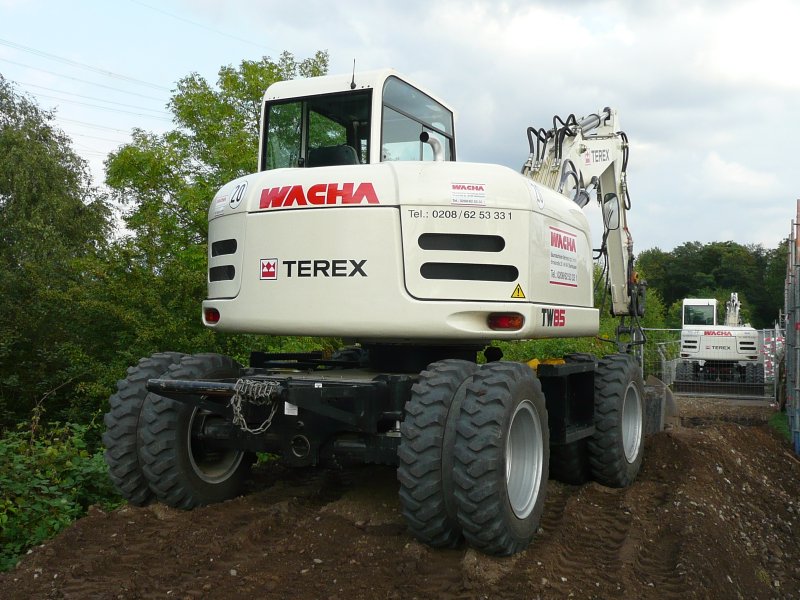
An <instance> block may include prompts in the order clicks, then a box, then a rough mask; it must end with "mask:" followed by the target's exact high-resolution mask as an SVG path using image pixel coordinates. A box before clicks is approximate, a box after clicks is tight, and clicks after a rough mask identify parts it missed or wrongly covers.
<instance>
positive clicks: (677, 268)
mask: <svg viewBox="0 0 800 600" xmlns="http://www.w3.org/2000/svg"><path fill="white" fill-rule="evenodd" d="M787 243H788V240H784V242H783V243H781V244H779V245H778V246H777V247H776V248H772V249H766V248H764V247H763V246H762V245H760V244H747V245H742V244H738V243H736V242H732V241H726V242H710V243H708V244H701V243H700V242H686V243H684V244H681V245H680V246H678V247H676V248H675V249H674V250H671V251H669V252H664V251H662V250H660V249H658V248H654V249H651V250H645V251H644V252H642V253H641V254H640V255H639V257H638V261H637V266H638V268H639V269H640V270H641V271H642V274H643V275H644V277H645V278H646V279H647V283H648V285H649V286H650V288H651V289H653V290H655V292H656V293H657V294H658V295H659V297H660V298H661V300H662V301H663V304H664V306H665V307H666V314H665V315H664V322H665V325H666V326H667V327H670V328H680V326H681V301H682V300H683V298H716V299H717V300H718V301H719V303H720V304H719V305H720V306H722V307H724V306H725V302H726V301H727V300H728V299H729V298H730V295H731V293H732V292H737V293H738V295H739V301H740V302H741V303H742V311H741V314H742V318H743V321H745V322H750V323H751V324H752V325H753V327H755V328H756V329H767V328H770V327H773V326H774V325H775V323H776V321H777V320H778V318H779V313H780V311H781V309H782V308H783V292H784V281H785V277H786V259H787V246H786V244H787ZM718 318H720V319H722V318H724V314H721V315H718Z"/></svg>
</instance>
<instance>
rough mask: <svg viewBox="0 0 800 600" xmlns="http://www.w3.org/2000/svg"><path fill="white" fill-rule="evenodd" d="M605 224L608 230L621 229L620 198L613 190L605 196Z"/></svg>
mask: <svg viewBox="0 0 800 600" xmlns="http://www.w3.org/2000/svg"><path fill="white" fill-rule="evenodd" d="M603 224H604V225H605V226H606V230H608V231H614V230H615V229H619V198H618V197H617V195H616V194H614V193H612V192H609V193H608V194H606V195H605V196H603Z"/></svg>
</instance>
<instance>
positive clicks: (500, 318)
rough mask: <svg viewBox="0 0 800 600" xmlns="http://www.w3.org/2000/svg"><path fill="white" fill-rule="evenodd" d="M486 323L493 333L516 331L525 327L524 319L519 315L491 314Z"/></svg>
mask: <svg viewBox="0 0 800 600" xmlns="http://www.w3.org/2000/svg"><path fill="white" fill-rule="evenodd" d="M486 323H487V324H488V325H489V329H493V330H494V331H517V330H519V329H522V326H523V325H525V317H523V316H522V315H521V314H519V313H491V314H490V315H489V317H488V318H487V319H486Z"/></svg>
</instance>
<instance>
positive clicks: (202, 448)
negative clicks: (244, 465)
mask: <svg viewBox="0 0 800 600" xmlns="http://www.w3.org/2000/svg"><path fill="white" fill-rule="evenodd" d="M207 416H208V413H206V412H203V411H199V410H198V409H194V411H193V412H192V418H191V420H190V422H189V431H188V433H187V440H186V447H187V448H188V450H189V462H190V463H191V466H192V470H193V471H194V473H195V475H197V476H198V477H199V478H200V479H202V480H203V481H205V482H206V483H222V482H224V481H227V480H228V479H229V478H230V477H231V475H233V473H234V472H235V471H236V469H237V468H238V467H239V464H240V463H241V462H242V458H243V457H244V453H243V452H241V451H239V450H233V449H229V448H212V447H209V446H208V445H207V444H206V443H204V442H202V441H201V440H198V439H196V438H195V437H194V435H193V433H194V432H195V431H199V430H201V429H202V425H203V421H204V420H205V418H206V417H207Z"/></svg>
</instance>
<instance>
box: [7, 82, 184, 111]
mask: <svg viewBox="0 0 800 600" xmlns="http://www.w3.org/2000/svg"><path fill="white" fill-rule="evenodd" d="M17 83H18V84H19V85H27V86H28V87H35V88H39V89H40V90H47V91H48V92H56V93H57V94H66V95H67V96H75V97H76V98H84V99H86V100H96V101H98V102H105V103H107V104H115V105H117V106H124V107H126V108H135V109H137V110H147V111H150V112H156V113H159V114H162V115H169V114H170V113H168V112H167V111H165V110H160V109H156V108H147V107H146V106H136V105H133V104H124V103H122V102H114V101H113V100H106V99H105V98H97V97H95V96H84V95H83V94H76V93H74V92H66V91H64V90H56V89H53V88H49V87H45V86H43V85H37V84H35V83H25V82H23V81H17Z"/></svg>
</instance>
